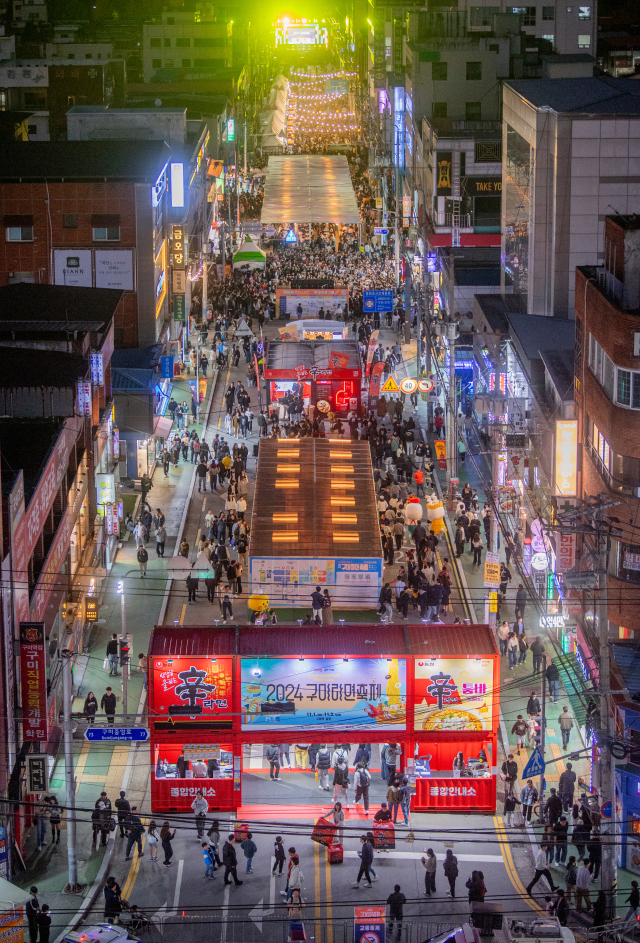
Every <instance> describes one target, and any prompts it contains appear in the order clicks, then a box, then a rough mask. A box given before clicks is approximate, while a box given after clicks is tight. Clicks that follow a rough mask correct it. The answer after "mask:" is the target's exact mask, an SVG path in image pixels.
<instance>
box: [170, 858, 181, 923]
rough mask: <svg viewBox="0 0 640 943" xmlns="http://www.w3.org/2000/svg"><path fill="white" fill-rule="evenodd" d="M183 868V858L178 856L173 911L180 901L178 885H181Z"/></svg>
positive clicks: (176, 908) (174, 911)
mask: <svg viewBox="0 0 640 943" xmlns="http://www.w3.org/2000/svg"><path fill="white" fill-rule="evenodd" d="M183 870H184V859H183V858H180V861H179V862H178V876H177V878H176V890H175V894H174V895H173V913H177V911H178V903H179V902H180V887H181V885H182V872H183Z"/></svg>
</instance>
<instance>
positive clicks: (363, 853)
mask: <svg viewBox="0 0 640 943" xmlns="http://www.w3.org/2000/svg"><path fill="white" fill-rule="evenodd" d="M360 844H361V846H362V847H361V849H360V851H359V852H358V857H359V858H360V869H359V871H358V877H357V878H356V880H355V882H354V883H353V884H352V885H351V887H357V888H359V887H360V881H361V880H362V877H363V875H364V877H365V879H366V882H367V887H373V882H372V880H371V875H370V873H369V868H370V867H371V865H372V864H373V846H372V844H371V842H370V841H369V839H368V838H367V836H366V835H361V836H360Z"/></svg>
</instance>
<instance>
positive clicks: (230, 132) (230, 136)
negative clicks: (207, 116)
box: [227, 118, 236, 141]
mask: <svg viewBox="0 0 640 943" xmlns="http://www.w3.org/2000/svg"><path fill="white" fill-rule="evenodd" d="M235 139H236V122H235V119H234V118H227V141H235Z"/></svg>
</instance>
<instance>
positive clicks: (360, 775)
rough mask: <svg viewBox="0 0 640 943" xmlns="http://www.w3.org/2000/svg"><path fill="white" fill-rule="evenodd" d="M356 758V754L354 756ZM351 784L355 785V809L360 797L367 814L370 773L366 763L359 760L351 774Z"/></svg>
mask: <svg viewBox="0 0 640 943" xmlns="http://www.w3.org/2000/svg"><path fill="white" fill-rule="evenodd" d="M356 760H357V756H356ZM353 785H354V786H355V790H356V796H355V799H354V802H355V806H356V809H357V808H358V803H359V802H360V800H361V799H362V802H363V804H364V814H365V815H366V816H368V815H369V786H370V785H371V773H370V772H369V770H368V769H367V767H366V764H365V763H363V762H360V763H358V764H357V766H356V771H355V773H354V776H353Z"/></svg>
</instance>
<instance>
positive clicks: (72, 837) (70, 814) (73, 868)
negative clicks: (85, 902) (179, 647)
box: [62, 648, 80, 894]
mask: <svg viewBox="0 0 640 943" xmlns="http://www.w3.org/2000/svg"><path fill="white" fill-rule="evenodd" d="M72 655H73V652H71V651H69V649H68V648H65V649H63V651H62V700H63V705H62V714H63V718H64V766H65V777H66V786H67V801H66V806H67V858H68V864H69V882H68V884H67V886H66V888H65V890H66V891H67V893H69V894H77V893H78V892H79V890H80V885H79V884H78V859H77V857H76V782H75V777H74V775H73V721H72V720H71V700H72V690H71V688H72V684H71V656H72Z"/></svg>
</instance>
